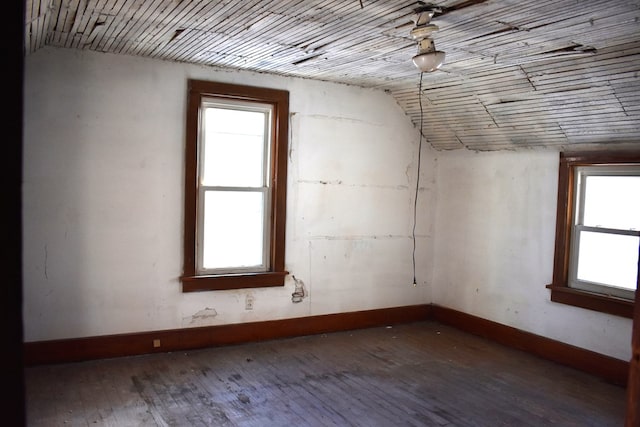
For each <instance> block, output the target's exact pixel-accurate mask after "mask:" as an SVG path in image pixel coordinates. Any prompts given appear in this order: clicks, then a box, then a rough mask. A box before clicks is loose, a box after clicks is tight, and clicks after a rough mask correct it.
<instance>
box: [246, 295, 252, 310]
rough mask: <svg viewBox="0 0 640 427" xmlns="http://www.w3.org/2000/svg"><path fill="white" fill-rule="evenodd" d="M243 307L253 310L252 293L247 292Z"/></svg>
mask: <svg viewBox="0 0 640 427" xmlns="http://www.w3.org/2000/svg"><path fill="white" fill-rule="evenodd" d="M244 309H245V310H253V295H251V294H249V295H247V296H246V297H245V299H244Z"/></svg>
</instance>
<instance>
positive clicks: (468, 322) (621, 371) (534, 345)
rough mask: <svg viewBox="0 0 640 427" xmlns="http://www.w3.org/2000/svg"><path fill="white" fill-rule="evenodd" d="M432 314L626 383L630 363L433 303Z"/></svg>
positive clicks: (474, 332) (451, 322) (452, 324)
mask: <svg viewBox="0 0 640 427" xmlns="http://www.w3.org/2000/svg"><path fill="white" fill-rule="evenodd" d="M431 316H432V319H433V320H435V321H437V322H440V323H442V324H445V325H449V326H453V327H455V328H456V329H460V330H462V331H465V332H468V333H471V334H474V335H478V336H481V337H483V338H487V339H489V340H491V341H495V342H498V343H500V344H502V345H506V346H508V347H512V348H515V349H518V350H523V351H526V352H527V353H531V354H534V355H536V356H538V357H541V358H543V359H547V360H551V361H553V362H556V363H559V364H562V365H565V366H569V367H571V368H574V369H578V370H580V371H584V372H586V373H588V374H591V375H594V376H596V377H599V378H602V379H603V380H605V381H607V382H610V383H613V384H617V385H621V386H626V384H627V380H628V375H629V362H625V361H623V360H620V359H616V358H613V357H609V356H605V355H603V354H600V353H596V352H593V351H590V350H585V349H583V348H580V347H575V346H572V345H569V344H565V343H563V342H560V341H555V340H552V339H550V338H546V337H542V336H540V335H535V334H532V333H530V332H525V331H522V330H520V329H516V328H513V327H511V326H506V325H503V324H500V323H496V322H493V321H490V320H486V319H483V318H481V317H476V316H473V315H470V314H466V313H463V312H460V311H456V310H452V309H450V308H445V307H440V306H437V305H432V306H431Z"/></svg>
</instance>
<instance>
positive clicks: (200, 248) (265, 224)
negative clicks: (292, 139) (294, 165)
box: [196, 97, 273, 274]
mask: <svg viewBox="0 0 640 427" xmlns="http://www.w3.org/2000/svg"><path fill="white" fill-rule="evenodd" d="M208 108H219V109H227V110H237V111H251V112H260V113H264V115H265V122H264V133H263V135H264V140H263V151H262V152H263V158H262V185H261V186H260V187H229V186H207V185H204V184H203V173H204V161H205V156H204V149H205V147H204V146H205V144H204V143H203V141H204V136H205V133H206V123H205V120H204V117H205V113H206V110H207V109H208ZM272 117H273V106H272V105H269V104H263V103H258V102H248V101H240V100H233V99H223V98H215V97H203V99H202V102H201V106H200V124H201V125H200V133H199V135H198V203H197V217H196V272H197V273H198V274H235V273H254V272H265V271H269V268H270V261H269V260H270V258H271V254H270V242H271V234H270V230H271V215H270V212H271V200H272V194H271V193H272V192H271V186H270V179H269V177H270V176H271V168H270V165H271V157H270V153H271V143H272V141H271V135H272V132H271V122H272ZM209 191H219V192H225V191H234V192H237V191H242V192H245V191H246V192H254V193H261V194H262V196H263V198H262V200H263V207H262V211H263V218H262V230H263V233H262V234H263V236H262V262H261V263H260V264H259V265H255V266H247V267H227V268H205V267H204V266H203V264H204V260H203V258H204V257H203V254H204V243H203V241H204V222H205V221H204V211H205V207H204V205H205V203H204V200H205V193H207V192H209Z"/></svg>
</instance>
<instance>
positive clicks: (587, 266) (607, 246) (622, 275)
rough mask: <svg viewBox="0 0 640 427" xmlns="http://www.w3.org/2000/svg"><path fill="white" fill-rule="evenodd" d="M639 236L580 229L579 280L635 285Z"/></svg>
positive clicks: (627, 285)
mask: <svg viewBox="0 0 640 427" xmlns="http://www.w3.org/2000/svg"><path fill="white" fill-rule="evenodd" d="M639 243H640V238H639V237H638V236H624V235H619V234H607V233H594V232H589V231H582V232H580V252H579V254H578V273H577V277H578V280H584V281H589V282H596V283H601V284H603V285H608V286H615V287H619V288H624V289H631V290H635V289H636V276H637V274H638V244H639Z"/></svg>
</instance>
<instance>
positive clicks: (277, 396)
mask: <svg viewBox="0 0 640 427" xmlns="http://www.w3.org/2000/svg"><path fill="white" fill-rule="evenodd" d="M25 386H26V404H27V420H28V426H30V427H41V426H42V427H53V426H114V427H127V426H131V427H134V426H178V427H182V426H187V427H192V426H221V427H226V426H229V427H235V426H238V427H245V426H246V427H265V426H297V427H305V426H309V427H315V426H322V427H324V426H364V427H377V426H379V427H387V426H487V427H495V426H518V427H523V426H531V427H540V426H547V425H548V426H563V427H564V426H576V427H577V426H579V427H588V426H593V427H600V426H612V427H613V426H622V425H624V414H625V395H626V391H625V389H624V388H621V387H618V386H615V385H612V384H608V383H605V382H603V381H601V380H600V379H597V378H595V377H591V376H589V375H587V374H584V373H583V372H580V371H576V370H573V369H569V368H566V367H564V366H560V365H557V364H554V363H550V362H547V361H544V360H542V359H539V358H536V357H534V356H531V355H529V354H526V353H523V352H520V351H517V350H513V349H510V348H506V347H503V346H500V345H497V344H495V343H492V342H490V341H487V340H484V339H482V338H479V337H476V336H473V335H468V334H465V333H463V332H460V331H458V330H456V329H453V328H451V327H448V326H444V325H441V324H438V323H434V322H419V323H414V324H409V325H399V326H394V327H392V328H390V327H388V328H371V329H364V330H358V331H348V332H339V333H333V334H323V335H315V336H308V337H300V338H292V339H285V340H278V341H268V342H262V343H252V344H244V345H236V346H228V347H218V348H210V349H204V350H197V351H189V352H175V353H164V354H152V355H146V356H137V357H127V358H117V359H106V360H97V361H89V362H82V363H73V364H61V365H48V366H35V367H28V368H27V369H26V372H25Z"/></svg>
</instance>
